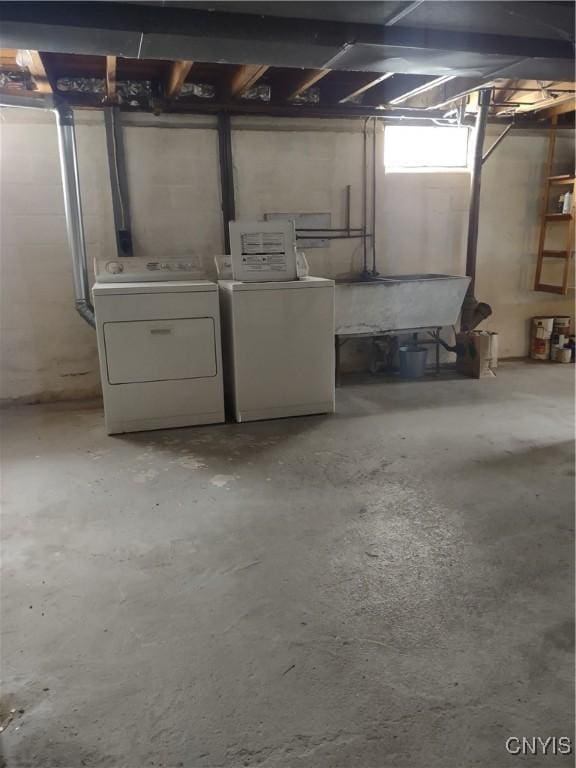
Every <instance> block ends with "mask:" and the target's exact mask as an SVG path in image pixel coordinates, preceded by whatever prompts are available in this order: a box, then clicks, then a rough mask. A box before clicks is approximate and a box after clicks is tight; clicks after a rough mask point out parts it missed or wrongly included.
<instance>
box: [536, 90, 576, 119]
mask: <svg viewBox="0 0 576 768" xmlns="http://www.w3.org/2000/svg"><path fill="white" fill-rule="evenodd" d="M575 111H576V99H574V96H570V97H569V98H567V99H564V100H562V103H561V104H556V105H555V106H553V107H548V108H547V109H543V110H542V111H539V112H538V113H537V117H538V118H542V117H543V118H546V119H547V118H550V117H559V116H560V115H566V114H568V113H569V112H575Z"/></svg>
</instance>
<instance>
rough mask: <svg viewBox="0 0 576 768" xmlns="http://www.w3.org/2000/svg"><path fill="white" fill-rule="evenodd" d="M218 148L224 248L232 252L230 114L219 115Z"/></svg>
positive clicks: (232, 171) (232, 196)
mask: <svg viewBox="0 0 576 768" xmlns="http://www.w3.org/2000/svg"><path fill="white" fill-rule="evenodd" d="M218 148H219V156H220V188H221V191H222V224H223V226H224V250H225V253H230V232H229V229H228V224H229V223H230V222H231V221H233V220H234V219H235V217H236V205H235V201H234V167H233V163H232V131H231V126H230V115H229V114H228V113H226V112H221V113H220V114H219V115H218Z"/></svg>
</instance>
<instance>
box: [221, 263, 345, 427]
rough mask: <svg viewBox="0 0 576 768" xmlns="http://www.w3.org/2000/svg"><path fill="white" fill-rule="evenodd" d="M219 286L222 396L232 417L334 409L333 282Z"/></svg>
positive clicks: (266, 416) (306, 280) (313, 279)
mask: <svg viewBox="0 0 576 768" xmlns="http://www.w3.org/2000/svg"><path fill="white" fill-rule="evenodd" d="M219 286H220V305H221V311H222V342H223V348H224V377H225V390H226V398H227V403H228V406H229V409H230V411H231V414H232V415H233V416H234V418H235V419H236V421H253V420H256V419H274V418H279V417H285V416H303V415H307V414H313V413H331V412H332V411H334V281H333V280H327V279H325V278H321V277H305V278H302V279H300V280H289V281H285V282H267V283H252V282H249V283H248V282H240V281H237V280H221V281H220V282H219Z"/></svg>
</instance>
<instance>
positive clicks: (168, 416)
mask: <svg viewBox="0 0 576 768" xmlns="http://www.w3.org/2000/svg"><path fill="white" fill-rule="evenodd" d="M93 296H94V307H95V311H96V331H97V337H98V352H99V356H100V375H101V380H102V392H103V396H104V414H105V420H106V428H107V431H108V433H109V434H115V433H119V432H137V431H142V430H150V429H164V428H166V427H184V426H189V425H193V424H210V423H216V422H222V421H224V395H223V379H222V355H221V344H220V312H219V304H218V286H217V285H216V284H215V283H213V282H209V281H208V280H172V281H170V280H164V281H158V282H156V281H150V282H122V281H119V282H97V283H96V284H95V285H94V287H93Z"/></svg>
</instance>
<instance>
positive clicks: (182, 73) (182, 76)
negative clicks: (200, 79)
mask: <svg viewBox="0 0 576 768" xmlns="http://www.w3.org/2000/svg"><path fill="white" fill-rule="evenodd" d="M193 64H194V62H193V61H187V60H184V59H181V60H179V61H174V62H172V66H171V67H170V71H169V72H168V78H167V80H166V87H165V89H164V92H165V96H166V98H167V99H170V100H171V99H175V98H177V96H178V94H179V93H180V91H181V89H182V86H183V85H184V81H185V80H186V78H187V77H188V73H189V72H190V70H191V69H192V65H193Z"/></svg>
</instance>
